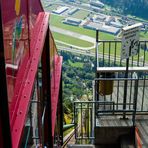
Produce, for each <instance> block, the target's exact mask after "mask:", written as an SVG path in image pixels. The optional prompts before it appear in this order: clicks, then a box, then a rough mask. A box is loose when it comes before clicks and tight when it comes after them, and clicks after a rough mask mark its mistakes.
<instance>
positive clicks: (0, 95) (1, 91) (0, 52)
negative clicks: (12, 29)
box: [0, 1, 12, 148]
mask: <svg viewBox="0 0 148 148" xmlns="http://www.w3.org/2000/svg"><path fill="white" fill-rule="evenodd" d="M0 126H1V127H0V128H1V129H0V131H1V133H0V137H1V138H2V139H0V147H1V146H2V145H3V147H8V148H11V147H12V142H11V131H10V121H9V108H8V95H7V82H6V70H5V57H4V43H3V30H2V17H1V1H0Z"/></svg>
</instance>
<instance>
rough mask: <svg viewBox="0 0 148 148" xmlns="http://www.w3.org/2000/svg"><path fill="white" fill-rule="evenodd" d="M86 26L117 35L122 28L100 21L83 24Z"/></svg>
mask: <svg viewBox="0 0 148 148" xmlns="http://www.w3.org/2000/svg"><path fill="white" fill-rule="evenodd" d="M83 27H84V28H88V29H92V30H96V29H98V30H100V31H102V32H106V33H110V34H113V35H116V34H118V33H119V32H120V28H116V27H113V26H107V25H102V24H99V23H94V22H89V23H86V24H85V25H83Z"/></svg>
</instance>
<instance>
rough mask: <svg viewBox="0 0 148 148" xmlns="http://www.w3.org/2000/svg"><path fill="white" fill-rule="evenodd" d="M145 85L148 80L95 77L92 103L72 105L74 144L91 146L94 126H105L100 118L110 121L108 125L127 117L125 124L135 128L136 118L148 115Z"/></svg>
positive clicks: (147, 98)
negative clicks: (75, 141) (140, 115)
mask: <svg viewBox="0 0 148 148" xmlns="http://www.w3.org/2000/svg"><path fill="white" fill-rule="evenodd" d="M125 81H127V85H125ZM147 84H148V79H146V78H139V77H134V76H133V77H131V78H118V77H114V78H96V79H95V81H94V89H93V90H94V93H93V94H94V96H93V98H94V99H93V100H94V101H83V102H82V101H77V102H74V121H75V129H76V127H79V128H78V129H77V130H76V131H75V138H76V140H77V142H81V143H84V144H86V143H92V142H93V140H94V138H95V133H94V129H95V127H97V126H100V125H101V126H102V125H103V124H104V123H103V122H102V121H101V118H103V117H105V118H106V119H111V120H110V121H109V120H107V121H109V122H110V124H111V123H112V122H115V121H113V120H114V119H117V121H118V122H121V121H120V118H119V117H121V118H122V119H126V118H127V117H129V120H128V121H126V122H128V124H125V125H126V126H135V122H136V120H135V116H136V115H139V114H146V113H148V108H147V104H148V96H147V94H146V93H145V92H146V91H147V89H148V86H147ZM107 85H108V86H107ZM117 116H118V118H116V117H117ZM107 121H106V122H107ZM100 122H102V123H100ZM121 125H122V124H119V125H116V126H121ZM108 126H109V125H108Z"/></svg>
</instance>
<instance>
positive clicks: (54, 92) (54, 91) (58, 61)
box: [51, 56, 62, 137]
mask: <svg viewBox="0 0 148 148" xmlns="http://www.w3.org/2000/svg"><path fill="white" fill-rule="evenodd" d="M61 70H62V57H59V56H55V70H54V74H53V78H52V80H51V84H54V86H53V85H52V86H51V105H52V136H53V137H54V130H55V124H56V114H57V106H58V98H59V90H60V79H61V73H62V71H61ZM61 114H62V113H61Z"/></svg>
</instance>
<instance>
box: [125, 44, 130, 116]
mask: <svg viewBox="0 0 148 148" xmlns="http://www.w3.org/2000/svg"><path fill="white" fill-rule="evenodd" d="M130 56H131V46H130V47H129V57H130ZM129 57H128V58H127V59H126V71H125V79H126V80H125V83H124V99H123V111H124V110H126V101H127V85H128V80H127V78H128V68H129ZM123 119H126V112H123Z"/></svg>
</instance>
